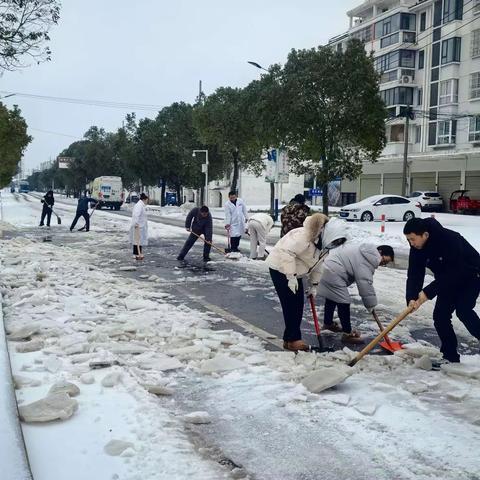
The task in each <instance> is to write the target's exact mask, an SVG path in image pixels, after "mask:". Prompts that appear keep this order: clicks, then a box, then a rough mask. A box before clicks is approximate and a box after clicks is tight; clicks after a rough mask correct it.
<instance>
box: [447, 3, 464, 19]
mask: <svg viewBox="0 0 480 480" xmlns="http://www.w3.org/2000/svg"><path fill="white" fill-rule="evenodd" d="M462 18H463V0H443V23H448V22H451V21H453V20H462Z"/></svg>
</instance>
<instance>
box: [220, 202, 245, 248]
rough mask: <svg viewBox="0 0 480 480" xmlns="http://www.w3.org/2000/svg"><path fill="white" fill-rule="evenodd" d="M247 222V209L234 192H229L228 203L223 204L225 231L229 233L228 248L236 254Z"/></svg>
mask: <svg viewBox="0 0 480 480" xmlns="http://www.w3.org/2000/svg"><path fill="white" fill-rule="evenodd" d="M246 221H247V207H246V206H245V203H244V201H243V200H242V199H241V198H238V197H237V193H236V192H229V194H228V201H227V202H226V203H225V229H226V230H228V231H229V233H230V248H231V250H232V252H238V251H239V250H238V246H239V245H240V239H241V238H242V234H243V232H244V231H245V222H246Z"/></svg>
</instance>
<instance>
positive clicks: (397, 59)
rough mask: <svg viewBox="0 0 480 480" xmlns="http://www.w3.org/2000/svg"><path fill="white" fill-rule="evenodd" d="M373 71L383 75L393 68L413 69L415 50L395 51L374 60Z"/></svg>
mask: <svg viewBox="0 0 480 480" xmlns="http://www.w3.org/2000/svg"><path fill="white" fill-rule="evenodd" d="M374 65H375V70H377V72H380V73H383V72H386V71H388V70H393V69H394V68H398V67H403V68H415V50H395V51H394V52H390V53H387V54H385V55H381V56H380V57H377V58H376V59H375V64H374Z"/></svg>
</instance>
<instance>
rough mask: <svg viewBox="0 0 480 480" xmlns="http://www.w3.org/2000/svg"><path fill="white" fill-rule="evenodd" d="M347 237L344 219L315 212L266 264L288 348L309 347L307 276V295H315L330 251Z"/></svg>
mask: <svg viewBox="0 0 480 480" xmlns="http://www.w3.org/2000/svg"><path fill="white" fill-rule="evenodd" d="M345 240H346V235H345V224H344V222H342V221H341V220H336V219H333V220H330V221H329V219H328V217H327V216H326V215H324V214H323V213H314V214H313V215H312V216H311V217H307V218H306V219H305V222H304V224H303V227H300V228H295V229H294V230H290V231H289V232H288V233H287V234H286V235H284V236H283V237H282V238H281V239H280V240H279V241H278V242H277V244H276V245H275V247H273V249H272V251H271V252H270V255H269V256H268V257H267V260H266V262H265V263H266V264H267V265H268V266H269V267H270V276H271V277H272V281H273V285H274V287H275V290H276V291H277V294H278V297H279V299H280V304H281V306H282V312H283V319H284V321H285V331H284V333H283V348H284V349H285V350H290V351H292V352H296V351H298V350H305V351H307V350H309V346H308V345H307V344H306V343H305V342H304V341H303V340H302V333H301V330H300V325H301V323H302V318H303V306H304V303H305V296H304V286H303V279H304V278H307V279H308V280H309V284H310V287H309V288H308V290H307V295H312V296H315V294H316V290H317V285H318V282H319V281H320V276H321V266H322V263H323V259H324V258H325V255H326V252H327V251H329V250H330V249H332V248H335V247H337V246H338V245H341V244H342V243H343V242H345Z"/></svg>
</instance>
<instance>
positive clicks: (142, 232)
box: [129, 200, 148, 247]
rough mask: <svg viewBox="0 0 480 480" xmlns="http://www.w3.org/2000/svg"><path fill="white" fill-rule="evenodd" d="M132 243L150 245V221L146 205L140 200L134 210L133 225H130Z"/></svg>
mask: <svg viewBox="0 0 480 480" xmlns="http://www.w3.org/2000/svg"><path fill="white" fill-rule="evenodd" d="M136 225H138V226H139V237H138V238H137V237H136V236H135V226H136ZM129 239H130V243H131V244H132V245H137V243H138V244H139V245H141V246H142V247H144V246H145V245H148V220H147V214H146V212H145V204H144V203H143V201H142V200H139V201H138V202H137V203H136V204H135V206H134V207H133V210H132V223H131V225H130V235H129Z"/></svg>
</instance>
